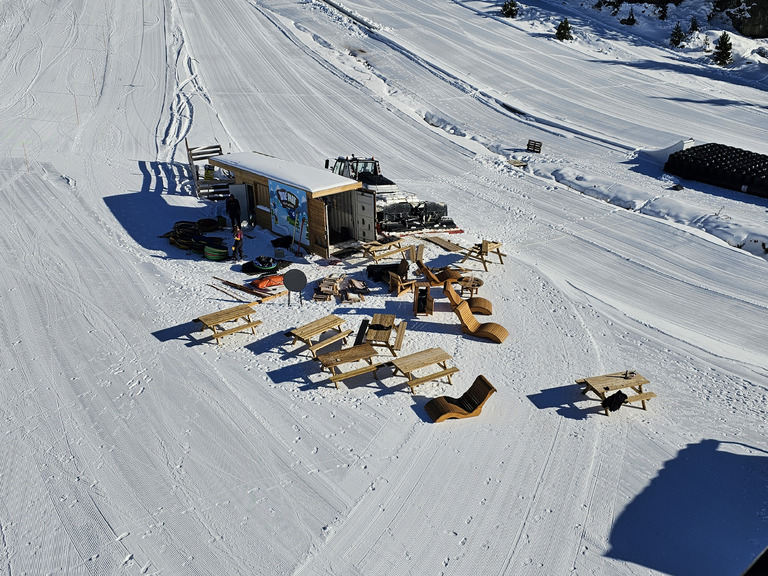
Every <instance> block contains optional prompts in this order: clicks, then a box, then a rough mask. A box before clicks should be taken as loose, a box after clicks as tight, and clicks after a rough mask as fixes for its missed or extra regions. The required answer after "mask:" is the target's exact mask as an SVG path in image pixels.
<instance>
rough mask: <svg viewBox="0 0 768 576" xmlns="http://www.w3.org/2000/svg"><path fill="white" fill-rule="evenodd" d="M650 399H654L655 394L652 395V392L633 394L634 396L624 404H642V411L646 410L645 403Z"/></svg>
mask: <svg viewBox="0 0 768 576" xmlns="http://www.w3.org/2000/svg"><path fill="white" fill-rule="evenodd" d="M651 398H656V394H654V393H653V392H643V393H642V394H635V395H634V396H629V397H628V398H627V399H626V400H624V403H625V404H629V403H631V402H642V404H643V410H647V408H646V405H645V403H646V401H648V400H650V399H651Z"/></svg>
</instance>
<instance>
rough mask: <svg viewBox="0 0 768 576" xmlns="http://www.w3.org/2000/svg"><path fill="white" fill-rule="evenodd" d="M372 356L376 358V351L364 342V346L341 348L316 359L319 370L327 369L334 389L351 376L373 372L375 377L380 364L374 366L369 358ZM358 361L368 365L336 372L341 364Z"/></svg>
mask: <svg viewBox="0 0 768 576" xmlns="http://www.w3.org/2000/svg"><path fill="white" fill-rule="evenodd" d="M374 356H376V349H375V348H374V347H373V346H372V345H371V344H369V343H368V342H366V343H364V344H358V345H357V346H352V347H351V348H342V349H341V350H336V351H335V352H326V353H325V354H318V355H317V357H316V359H317V360H318V361H319V362H320V366H321V369H323V370H325V369H327V370H328V372H330V373H331V382H333V383H334V384H335V385H336V388H338V387H339V380H343V379H345V378H351V377H352V376H357V375H358V374H364V373H366V372H374V377H376V374H375V373H376V370H377V369H378V368H379V367H380V366H381V364H374V363H373V362H372V361H371V358H373V357H374ZM359 360H365V361H366V362H367V363H368V365H367V366H363V367H362V368H358V369H356V370H350V371H348V372H339V371H338V367H339V366H341V365H342V364H349V363H352V362H357V361H359Z"/></svg>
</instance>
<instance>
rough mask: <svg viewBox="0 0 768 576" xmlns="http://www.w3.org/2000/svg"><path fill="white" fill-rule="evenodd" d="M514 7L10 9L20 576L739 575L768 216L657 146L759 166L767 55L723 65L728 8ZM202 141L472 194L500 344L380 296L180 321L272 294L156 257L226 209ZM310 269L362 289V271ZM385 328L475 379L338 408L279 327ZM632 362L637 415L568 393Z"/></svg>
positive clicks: (766, 411) (764, 134)
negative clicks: (237, 323)
mask: <svg viewBox="0 0 768 576" xmlns="http://www.w3.org/2000/svg"><path fill="white" fill-rule="evenodd" d="M499 7H500V3H499V2H483V1H479V0H475V1H447V0H443V1H440V2H438V1H436V0H421V1H419V0H409V1H408V2H404V1H398V0H395V1H392V2H387V3H384V4H382V3H380V2H373V1H370V0H356V1H352V2H350V1H346V0H345V1H344V2H343V3H337V2H333V3H330V2H322V1H319V0H310V1H306V2H278V1H276V0H259V1H254V2H243V3H232V2H224V1H222V0H205V1H201V0H168V1H167V2H160V1H159V0H145V1H144V2H142V3H140V4H138V5H137V4H136V3H135V2H123V1H122V0H118V1H115V2H108V3H106V4H98V3H97V4H94V3H92V2H84V1H81V0H72V1H69V2H65V3H41V2H34V1H32V0H13V1H11V0H0V28H1V29H2V32H3V33H2V35H0V48H2V50H1V51H0V81H1V82H2V84H1V85H2V91H1V92H0V170H1V171H2V174H3V178H2V185H0V213H2V214H3V215H4V216H5V219H6V226H5V228H4V229H3V232H2V233H0V248H1V250H0V253H1V254H2V256H1V257H0V258H1V259H0V264H1V265H2V270H3V274H2V275H1V276H0V288H2V293H3V295H4V297H3V300H2V315H3V319H2V322H0V330H1V331H2V343H3V345H2V347H1V348H0V366H1V367H2V368H1V369H2V372H3V374H4V376H5V377H4V379H3V384H4V385H3V387H2V396H0V397H1V398H2V404H0V406H1V408H0V414H1V415H2V420H1V421H2V423H3V427H2V431H3V435H4V438H5V441H4V442H3V443H2V445H0V453H1V454H2V460H1V461H2V467H1V468H0V537H1V539H0V541H1V542H2V550H3V552H4V553H3V554H2V555H0V568H2V571H3V572H4V573H8V574H75V575H76V574H83V575H84V574H165V575H168V574H175V575H187V574H217V575H219V574H243V575H246V574H248V575H250V574H294V575H321V574H337V575H347V574H365V575H375V574H414V575H423V574H452V575H464V574H472V573H478V574H489V575H491V574H493V575H495V574H506V575H515V576H517V575H545V576H550V575H561V574H578V575H586V574H601V575H605V576H613V575H640V574H643V575H648V574H654V575H655V574H671V575H675V576H706V575H712V576H715V575H717V576H720V575H736V576H738V575H739V574H741V572H742V571H743V570H744V569H745V568H746V566H747V565H748V564H749V563H750V562H751V560H752V559H753V558H754V557H755V556H756V555H758V554H759V553H760V552H761V551H762V550H763V549H764V548H765V546H766V545H767V544H768V458H767V457H766V451H767V450H768V448H767V447H766V443H765V435H766V416H767V415H768V373H767V371H766V368H765V367H766V365H768V353H767V352H766V344H765V342H766V330H765V326H766V324H768V322H766V321H767V320H768V295H767V294H766V286H767V285H768V262H766V259H767V258H766V251H765V249H764V248H763V245H764V244H763V243H766V242H768V201H766V200H765V199H761V198H757V197H751V196H747V195H745V194H741V193H737V192H733V191H728V190H723V189H718V188H714V187H711V186H706V185H703V184H698V183H695V182H686V181H679V180H678V179H677V178H675V177H672V176H670V175H667V174H664V173H663V172H662V165H663V160H662V161H660V160H659V155H658V154H656V151H658V150H662V149H665V148H667V147H668V146H672V145H674V144H676V143H677V142H679V141H680V140H683V139H688V138H692V139H694V140H695V141H696V142H697V143H703V142H719V143H722V144H727V145H731V146H737V147H740V148H745V149H748V150H752V151H755V152H760V153H763V154H766V153H768V108H766V104H765V102H766V91H765V86H766V78H767V77H768V62H767V61H766V58H765V57H764V56H761V54H764V53H765V50H766V48H767V47H768V43H766V41H754V40H748V39H744V38H741V37H739V36H738V35H737V34H735V33H734V32H733V31H732V30H730V29H728V28H727V27H725V29H728V30H729V32H730V33H731V37H732V39H733V43H734V49H735V52H736V61H735V63H734V64H733V65H732V66H731V67H729V68H726V69H722V68H719V67H716V66H714V65H712V64H711V62H710V60H709V58H708V56H707V54H706V53H705V52H704V47H705V42H704V40H703V39H704V37H707V38H709V42H710V44H713V43H714V41H715V40H716V39H717V37H718V36H719V35H720V32H721V31H722V30H723V29H724V24H723V23H722V22H717V21H712V22H707V19H706V15H707V14H708V12H709V11H710V7H711V4H710V3H705V2H701V3H697V2H693V3H692V2H690V0H687V1H686V2H685V3H684V4H683V5H681V6H679V7H674V6H673V5H670V6H669V14H668V18H667V20H665V21H658V20H657V19H655V18H653V17H651V14H652V10H651V9H650V8H644V7H642V6H639V5H637V6H635V10H634V12H635V15H636V16H637V17H638V19H639V20H640V22H639V24H638V25H637V26H636V27H634V28H632V29H629V28H627V27H626V26H622V25H620V24H619V23H618V19H620V18H622V17H624V16H626V14H624V12H627V11H628V8H624V9H622V10H623V12H620V13H619V14H618V15H616V16H613V15H611V14H610V11H609V10H608V9H607V8H604V9H603V10H602V11H597V10H594V9H592V8H591V7H589V6H587V5H583V6H582V5H581V4H580V3H577V2H575V1H573V0H570V1H568V2H564V3H560V2H558V3H548V2H543V1H535V2H531V3H527V4H521V15H520V17H519V18H517V19H515V20H508V19H503V18H501V17H500V16H499ZM692 15H696V16H697V19H698V21H699V23H700V25H701V26H702V31H701V32H700V33H699V35H697V36H695V37H694V38H691V39H690V41H688V43H687V46H686V48H685V49H682V50H672V49H671V48H669V46H668V45H667V39H668V37H669V33H670V32H671V29H672V27H673V26H674V24H675V22H676V21H680V22H681V25H682V26H683V28H684V29H685V28H686V27H687V23H688V22H689V21H690V18H691V16H692ZM564 16H567V17H568V19H569V21H570V22H571V24H572V26H573V30H574V35H575V40H573V41H571V42H558V41H557V40H555V39H554V29H555V27H556V26H557V24H558V23H559V22H560V20H561V19H562V18H563V17H564ZM630 32H632V33H633V34H630ZM185 139H187V141H188V143H189V144H190V145H191V146H202V145H208V144H213V143H219V144H221V145H222V147H223V149H224V151H225V152H240V151H249V150H257V151H260V152H264V153H267V154H271V155H274V156H277V157H279V158H284V159H286V160H292V161H295V162H300V163H302V164H306V165H312V166H317V167H321V166H322V164H323V161H324V159H325V158H328V157H334V156H336V155H339V154H342V155H343V154H353V153H354V154H364V155H375V156H376V157H377V158H378V159H379V160H380V161H381V163H382V168H383V171H384V173H385V175H387V176H388V177H390V178H391V179H393V180H395V181H396V182H397V183H398V184H399V185H400V186H401V187H402V188H403V189H406V190H408V191H411V192H414V193H416V194H417V195H418V196H420V197H422V198H424V199H434V200H440V201H445V202H447V203H448V207H449V214H450V215H451V217H452V218H453V219H454V220H455V221H456V222H457V223H458V224H459V225H460V226H461V228H462V229H463V230H464V233H463V234H459V235H453V236H451V240H453V241H455V242H458V243H459V244H462V245H464V246H468V245H470V244H472V243H474V242H477V241H479V240H480V239H483V238H488V239H492V240H497V241H500V242H502V243H503V251H504V252H505V253H506V254H507V258H506V259H505V263H504V264H503V265H500V264H497V263H496V264H491V265H490V267H489V270H488V272H483V271H482V270H481V269H479V268H478V267H477V266H475V269H476V270H477V272H476V274H477V275H478V276H479V277H481V278H482V279H483V281H484V286H483V287H482V288H481V292H480V294H481V295H482V296H484V297H486V298H488V299H490V300H491V301H492V302H493V307H494V313H493V315H492V316H491V317H489V318H487V320H492V321H495V322H498V323H500V324H502V325H504V326H505V327H506V328H507V329H508V330H509V332H510V336H509V338H508V339H507V340H506V341H505V342H504V343H503V344H501V345H495V344H492V343H489V342H485V341H482V340H478V339H474V338H472V337H469V336H465V335H463V334H462V333H461V331H460V329H459V324H458V321H457V319H456V317H455V316H454V315H453V314H452V313H451V311H450V307H449V306H448V303H447V300H446V299H445V298H442V297H440V298H437V299H436V303H435V311H434V314H433V315H432V316H426V317H425V316H419V317H414V316H413V313H412V300H411V298H410V297H408V296H401V297H399V298H396V297H394V296H390V295H389V294H388V293H387V290H386V287H385V286H384V285H383V284H377V283H373V282H370V284H371V287H372V289H373V292H372V294H370V295H369V296H367V297H366V299H365V301H364V302H360V303H356V304H342V303H338V302H318V301H313V300H312V299H311V290H312V286H311V285H310V286H308V288H307V289H306V291H305V297H304V300H303V301H301V300H299V299H296V298H294V299H293V301H292V302H291V303H290V304H289V303H288V300H287V299H285V298H282V299H276V300H273V301H270V302H267V303H264V304H261V305H258V306H256V311H255V316H256V317H258V318H259V319H261V320H262V321H263V324H262V325H261V326H260V327H259V328H257V335H256V336H255V337H254V336H253V335H251V334H246V333H242V334H235V335H232V336H229V337H227V338H226V339H224V340H223V342H222V344H221V345H220V346H217V345H215V343H213V342H211V341H209V340H205V339H203V335H202V334H201V333H200V332H198V331H197V330H198V328H199V324H196V323H194V322H193V321H192V319H193V318H196V317H197V316H199V315H201V314H205V313H209V312H213V311H216V310H219V309H222V308H226V307H229V306H232V305H235V304H238V301H237V300H236V299H234V298H232V297H230V296H229V295H227V294H225V293H223V292H221V291H220V290H216V289H215V288H214V286H218V287H220V288H221V287H223V285H222V284H221V283H220V282H219V281H218V280H215V279H214V276H216V277H218V278H225V279H228V280H230V281H233V282H238V283H239V282H244V281H246V280H248V279H250V277H248V276H246V275H244V274H243V273H242V272H241V271H240V266H239V265H238V264H235V263H232V262H224V263H222V262H212V261H208V260H203V259H201V258H200V257H199V256H197V255H195V254H194V253H186V252H184V251H182V250H180V249H178V248H175V247H173V246H171V245H170V244H169V242H168V241H167V239H165V238H161V237H160V236H162V235H163V234H164V233H165V232H167V231H168V230H170V229H171V227H172V225H173V223H174V222H176V221H179V220H197V219H199V218H204V217H211V216H214V215H216V214H220V213H222V207H221V206H218V205H215V204H211V203H206V202H203V201H199V200H197V199H196V198H195V197H194V195H193V194H192V193H191V188H190V186H189V180H188V174H187V171H186V169H185V162H186V148H185V144H184V141H185ZM529 139H534V140H538V141H541V142H542V144H543V147H542V153H541V154H532V153H529V152H527V151H526V142H527V141H528V140H529ZM509 159H517V160H522V161H525V162H527V163H528V165H527V167H525V168H516V167H514V166H513V165H512V164H510V163H509V162H508V160H509ZM676 184H682V187H683V188H682V190H679V189H675V188H679V187H677V186H675V185H676ZM220 234H222V235H226V233H225V232H224V231H222V232H221V233H220ZM246 234H247V236H246V243H245V249H246V254H247V255H248V257H249V258H253V257H255V256H258V255H260V254H268V255H271V254H272V246H271V244H270V240H271V239H272V237H271V235H270V234H269V233H268V232H266V231H264V230H261V229H258V228H254V229H248V230H247V231H246ZM408 242H417V240H416V239H413V238H411V239H409V240H408ZM424 244H425V261H426V262H427V263H428V264H429V265H431V266H440V265H443V264H449V263H453V262H456V261H457V259H458V258H457V257H456V255H455V254H451V253H449V252H446V251H444V250H442V249H441V248H439V247H438V246H436V245H434V244H432V243H430V242H425V243H424ZM291 259H292V260H293V261H294V265H293V267H294V268H296V269H300V270H302V271H304V272H305V273H306V275H307V277H308V278H309V279H310V280H311V281H314V280H316V279H319V278H321V277H323V276H324V275H327V274H329V273H344V274H347V275H348V276H349V277H353V278H358V279H361V280H366V276H365V267H366V265H367V264H368V262H366V261H365V260H363V259H362V258H361V257H359V256H357V257H352V258H349V259H348V260H345V261H344V262H343V263H342V264H338V265H327V264H328V263H327V262H325V261H322V260H319V259H317V258H316V257H314V256H302V257H292V256H291ZM239 296H241V297H243V296H245V294H244V293H242V294H239ZM435 296H437V291H435ZM383 311H385V312H388V313H393V314H396V315H397V316H398V317H399V318H401V319H403V320H406V321H407V322H408V330H407V332H406V336H405V341H404V344H403V350H402V352H401V353H402V354H408V353H410V352H415V351H417V350H421V349H424V348H428V347H434V346H439V347H442V348H443V349H444V350H446V351H447V352H449V353H450V354H451V355H452V357H453V358H452V360H451V364H452V365H455V366H457V367H459V368H460V371H459V372H458V373H457V374H456V375H455V376H454V377H453V382H454V383H453V385H452V386H451V385H449V384H447V383H446V382H444V381H440V382H431V383H426V384H423V385H421V386H419V387H418V388H416V393H415V394H414V395H411V394H410V393H409V391H408V388H407V387H406V386H404V385H403V379H402V377H397V376H394V375H392V374H391V370H390V369H388V368H384V369H382V370H380V371H379V375H380V377H381V380H380V381H375V380H373V379H372V378H371V377H370V376H361V377H359V378H358V379H354V380H351V381H349V382H348V383H347V385H345V384H341V385H340V388H339V389H338V390H337V389H336V388H335V387H334V386H333V385H331V384H330V383H329V381H328V379H327V375H326V374H324V373H321V372H320V371H319V369H318V365H317V363H316V362H314V361H313V360H311V358H310V355H309V353H308V352H307V351H306V349H305V348H304V347H302V346H291V345H290V340H289V339H287V338H286V337H285V332H286V331H288V330H290V329H291V328H294V327H296V326H299V325H301V324H304V323H306V322H308V321H310V320H313V319H315V318H320V317H322V316H325V315H326V314H329V313H331V312H333V313H335V314H338V315H340V316H342V317H343V318H344V319H345V321H346V323H345V324H346V326H347V327H348V328H350V329H353V330H355V331H356V330H357V327H358V326H359V324H360V321H361V320H362V319H363V318H370V316H371V315H372V314H373V313H376V312H383ZM484 320H486V318H484ZM387 357H388V353H386V354H385V353H383V354H382V356H380V357H378V360H380V361H385V360H386V359H387ZM627 369H632V370H637V371H638V372H639V373H641V374H642V375H643V376H645V377H646V378H648V379H649V380H650V384H649V385H648V386H647V389H648V390H651V391H653V392H655V393H656V394H657V395H658V397H657V398H656V399H654V400H652V401H651V402H650V403H649V405H648V410H647V411H643V410H641V409H639V408H638V407H637V406H628V407H624V408H622V409H621V410H620V411H618V412H617V413H614V414H612V415H611V416H610V417H606V416H605V415H604V414H603V412H602V410H601V409H600V406H599V403H598V402H597V401H595V400H594V399H591V398H589V397H586V396H582V395H581V393H580V389H579V387H578V386H577V385H576V384H575V382H574V381H575V380H576V379H579V378H583V377H586V376H592V375H597V374H604V373H608V372H615V371H623V370H627ZM478 374H484V375H485V376H486V377H487V378H488V379H489V380H490V381H491V382H492V383H493V384H494V385H495V386H496V388H497V389H498V392H497V393H496V394H495V395H494V396H492V397H491V399H490V400H489V401H488V403H487V404H486V406H485V407H484V409H483V411H482V414H481V415H480V417H478V418H474V419H466V420H452V421H447V422H444V423H441V424H434V423H432V422H431V421H430V419H429V417H428V416H427V415H426V412H425V411H424V404H425V403H426V402H427V401H428V400H429V399H430V398H432V397H435V396H438V395H440V394H449V395H454V396H456V395H459V394H460V393H461V392H463V390H465V389H466V388H467V387H468V386H469V384H470V383H471V382H472V381H473V380H474V378H475V376H476V375H478Z"/></svg>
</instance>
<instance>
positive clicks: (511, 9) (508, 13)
mask: <svg viewBox="0 0 768 576" xmlns="http://www.w3.org/2000/svg"><path fill="white" fill-rule="evenodd" d="M519 9H520V7H519V6H518V5H517V2H515V0H507V1H506V2H504V4H503V5H502V6H501V15H502V16H504V17H505V18H517V12H518V10H519Z"/></svg>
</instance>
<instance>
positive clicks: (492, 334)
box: [453, 300, 509, 344]
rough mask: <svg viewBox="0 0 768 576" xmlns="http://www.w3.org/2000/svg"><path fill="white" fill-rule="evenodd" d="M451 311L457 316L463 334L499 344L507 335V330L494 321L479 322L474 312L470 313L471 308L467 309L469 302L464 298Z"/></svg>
mask: <svg viewBox="0 0 768 576" xmlns="http://www.w3.org/2000/svg"><path fill="white" fill-rule="evenodd" d="M453 311H454V312H455V313H456V316H458V317H459V321H460V322H461V331H462V332H464V334H470V335H472V336H477V337H478V338H484V339H486V340H490V341H491V342H496V343H497V344H501V343H502V342H504V340H506V338H507V336H509V331H507V329H506V328H504V326H502V325H501V324H497V323H496V322H484V323H480V322H479V321H478V320H477V318H475V316H474V314H472V310H470V309H469V304H468V303H467V301H466V300H463V301H462V302H461V303H459V305H458V306H456V308H454V309H453Z"/></svg>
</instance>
